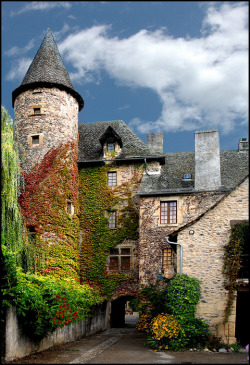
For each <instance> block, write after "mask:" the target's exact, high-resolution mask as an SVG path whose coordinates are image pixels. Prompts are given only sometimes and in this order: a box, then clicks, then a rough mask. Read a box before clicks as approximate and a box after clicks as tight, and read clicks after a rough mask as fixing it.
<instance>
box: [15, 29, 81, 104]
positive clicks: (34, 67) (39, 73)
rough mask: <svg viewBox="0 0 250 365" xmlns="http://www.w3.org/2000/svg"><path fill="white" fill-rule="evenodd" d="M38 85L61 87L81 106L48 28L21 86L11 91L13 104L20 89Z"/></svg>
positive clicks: (78, 96)
mask: <svg viewBox="0 0 250 365" xmlns="http://www.w3.org/2000/svg"><path fill="white" fill-rule="evenodd" d="M39 86H40V87H41V86H44V87H58V88H60V89H63V90H65V91H67V92H69V93H70V94H72V96H74V97H75V98H76V99H77V101H78V103H79V110H81V109H82V108H83V105H84V102H83V99H82V97H81V96H80V95H79V94H78V93H77V92H76V91H75V90H74V87H73V85H72V82H71V80H70V77H69V74H68V72H67V70H66V68H65V66H64V64H63V61H62V58H61V55H60V53H59V50H58V48H57V45H56V43H55V41H54V38H53V35H52V33H51V31H50V30H49V29H48V30H47V33H46V35H45V37H44V39H43V41H42V43H41V45H40V48H39V49H38V51H37V53H36V55H35V57H34V59H33V61H32V63H31V65H30V67H29V69H28V71H27V73H26V75H25V77H24V79H23V82H22V83H21V86H19V88H17V89H16V90H14V91H13V95H12V96H13V104H14V101H15V98H16V97H17V96H18V95H19V94H20V93H21V92H22V91H24V90H28V89H30V88H34V87H39Z"/></svg>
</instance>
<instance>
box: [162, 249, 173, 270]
mask: <svg viewBox="0 0 250 365" xmlns="http://www.w3.org/2000/svg"><path fill="white" fill-rule="evenodd" d="M172 264H173V260H172V249H171V248H165V249H164V250H163V251H162V268H163V269H166V268H167V266H168V265H172Z"/></svg>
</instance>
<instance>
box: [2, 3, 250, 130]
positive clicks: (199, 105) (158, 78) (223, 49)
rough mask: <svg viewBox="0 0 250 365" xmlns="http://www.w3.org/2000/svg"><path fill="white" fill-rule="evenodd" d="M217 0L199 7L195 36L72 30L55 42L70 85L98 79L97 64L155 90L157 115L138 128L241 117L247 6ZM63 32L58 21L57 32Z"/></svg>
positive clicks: (188, 126)
mask: <svg viewBox="0 0 250 365" xmlns="http://www.w3.org/2000/svg"><path fill="white" fill-rule="evenodd" d="M37 3H39V4H40V3H44V5H43V6H46V4H66V3H67V2H57V3H56V2H32V3H31V4H33V9H35V8H36V7H39V5H38V4H37ZM212 4H213V3H212ZM215 4H216V5H217V4H218V3H215ZM219 4H220V7H219V8H215V7H213V5H210V7H208V8H207V13H206V17H205V18H204V20H203V27H202V29H201V36H200V37H199V38H191V37H187V38H175V37H173V36H169V35H168V34H167V33H166V29H164V28H162V29H159V30H157V31H149V30H145V29H142V30H140V31H139V32H138V33H136V34H134V35H132V36H130V37H128V38H119V37H111V36H109V30H110V27H111V26H110V25H99V26H93V27H91V28H88V29H84V30H80V31H79V30H77V31H76V30H75V31H74V33H71V34H70V35H69V36H68V37H67V38H65V40H64V41H62V42H61V43H60V44H58V47H59V50H60V52H61V54H62V56H63V59H65V60H67V61H68V62H69V63H70V64H71V65H72V66H73V68H74V72H72V73H71V74H70V76H71V79H72V81H73V82H74V83H77V82H80V83H87V82H95V83H100V82H101V71H102V70H105V71H106V72H107V73H108V74H109V76H110V77H112V78H113V79H114V80H115V82H116V83H118V84H121V85H127V86H129V87H136V88H149V89H151V90H152V91H153V92H154V93H156V95H158V97H159V100H160V101H161V104H162V109H161V113H160V116H159V118H158V119H157V120H155V121H153V120H148V121H143V120H140V119H139V117H138V116H135V118H134V119H133V120H131V122H130V126H131V127H133V128H136V129H137V130H139V131H141V132H144V133H146V132H150V131H162V132H164V131H177V130H178V131H185V130H194V129H200V128H207V127H208V128H218V127H221V129H222V130H223V131H224V132H225V133H227V132H229V131H231V130H233V129H234V126H235V123H236V120H237V123H239V120H240V123H242V124H245V125H247V123H248V4H247V3H245V2H244V3H240V2H239V3H236V2H234V3H222V5H221V3H219ZM52 6H54V5H52ZM59 6H60V5H59ZM67 6H68V5H67ZM68 31H69V27H68V26H67V24H65V25H64V26H63V28H62V30H61V31H60V32H59V33H60V34H58V36H61V35H62V34H63V33H65V32H68ZM71 32H72V29H71ZM26 47H28V45H27V46H26ZM8 52H9V53H10V55H11V53H12V54H13V55H14V54H15V53H18V52H19V54H20V53H22V50H21V49H19V48H17V47H16V48H12V49H10V50H9V51H8ZM29 64H30V60H28V59H24V58H22V59H21V60H20V64H19V63H18V61H17V63H15V64H14V65H13V67H12V69H11V71H10V72H9V74H8V78H9V79H14V78H15V77H18V78H20V77H21V76H22V77H23V76H24V74H25V72H26V71H27V68H28V66H29ZM21 74H22V75H21Z"/></svg>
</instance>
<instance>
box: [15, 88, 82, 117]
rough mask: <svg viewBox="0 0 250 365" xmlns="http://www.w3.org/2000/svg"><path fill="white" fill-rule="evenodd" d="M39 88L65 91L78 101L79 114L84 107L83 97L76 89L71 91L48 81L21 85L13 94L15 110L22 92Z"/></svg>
mask: <svg viewBox="0 0 250 365" xmlns="http://www.w3.org/2000/svg"><path fill="white" fill-rule="evenodd" d="M39 87H45V88H49V89H51V88H53V87H56V88H57V89H59V90H64V91H66V92H67V93H69V94H70V95H72V96H73V97H74V98H75V99H76V101H77V102H78V105H79V112H80V111H81V110H82V109H83V107H84V100H83V98H82V97H81V95H80V94H78V92H77V91H75V90H74V89H71V88H70V87H68V86H66V85H63V84H58V83H56V82H47V81H35V82H31V83H29V84H24V85H20V86H19V87H18V88H16V89H15V90H14V91H13V92H12V107H13V108H14V103H15V100H16V98H17V97H18V95H20V94H21V93H22V92H24V91H27V90H30V89H37V88H39Z"/></svg>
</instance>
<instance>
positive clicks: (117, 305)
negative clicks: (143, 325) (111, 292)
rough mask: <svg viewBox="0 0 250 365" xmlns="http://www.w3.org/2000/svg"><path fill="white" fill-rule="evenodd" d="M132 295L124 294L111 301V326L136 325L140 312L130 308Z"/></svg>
mask: <svg viewBox="0 0 250 365" xmlns="http://www.w3.org/2000/svg"><path fill="white" fill-rule="evenodd" d="M132 298H133V297H132V296H128V295H127V296H122V297H119V298H117V299H115V300H113V301H112V302H111V314H110V327H111V328H124V327H135V326H136V323H137V322H138V320H139V316H138V313H135V312H132V311H131V310H128V309H129V301H130V300H131V299H132Z"/></svg>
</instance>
